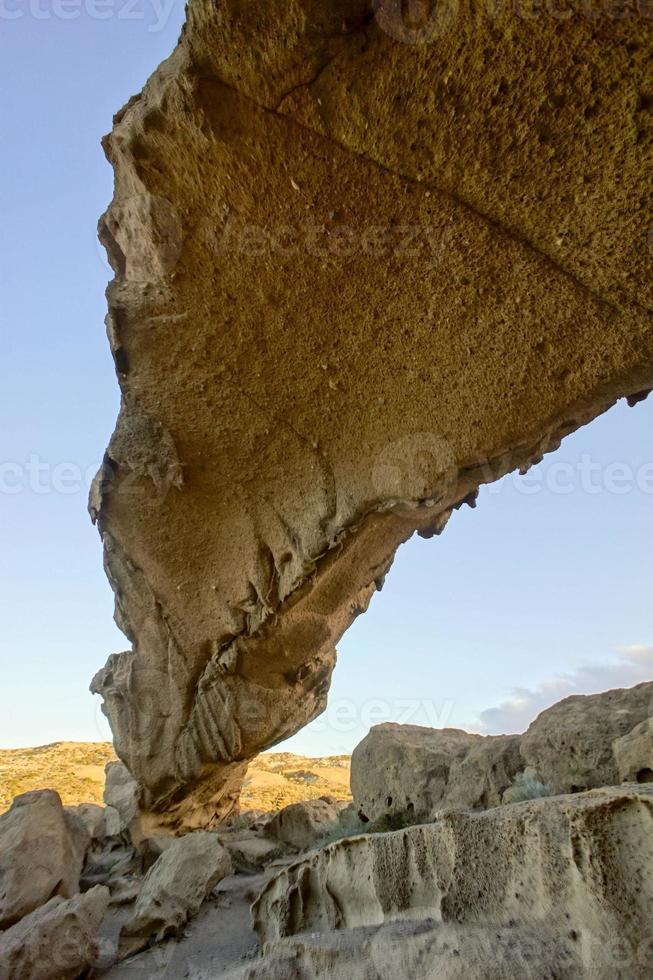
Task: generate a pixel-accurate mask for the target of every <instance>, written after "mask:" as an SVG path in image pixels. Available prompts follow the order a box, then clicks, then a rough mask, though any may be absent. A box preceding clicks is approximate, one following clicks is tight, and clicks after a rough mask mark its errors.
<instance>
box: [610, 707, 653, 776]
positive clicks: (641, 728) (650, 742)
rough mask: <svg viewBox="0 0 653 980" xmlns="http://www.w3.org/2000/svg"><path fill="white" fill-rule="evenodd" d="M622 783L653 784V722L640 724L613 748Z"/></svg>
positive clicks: (615, 743) (616, 742) (617, 741)
mask: <svg viewBox="0 0 653 980" xmlns="http://www.w3.org/2000/svg"><path fill="white" fill-rule="evenodd" d="M612 749H613V752H614V757H615V761H616V764H617V772H618V774H619V779H620V781H621V782H622V783H650V782H653V722H652V721H651V719H648V718H647V720H646V721H642V722H640V724H639V725H636V726H635V727H634V728H633V730H632V732H628V734H627V735H622V737H621V738H618V739H615V741H614V743H613V746H612Z"/></svg>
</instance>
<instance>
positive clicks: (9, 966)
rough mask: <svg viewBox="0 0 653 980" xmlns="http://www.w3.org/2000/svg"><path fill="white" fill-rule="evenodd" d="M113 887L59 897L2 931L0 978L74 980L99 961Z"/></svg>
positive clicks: (7, 979)
mask: <svg viewBox="0 0 653 980" xmlns="http://www.w3.org/2000/svg"><path fill="white" fill-rule="evenodd" d="M108 904H109V891H108V889H106V888H101V887H99V886H98V887H96V888H93V889H91V891H88V892H86V894H85V895H75V896H74V897H73V898H70V899H68V900H66V899H65V898H62V897H61V896H60V895H58V896H56V897H55V898H51V899H50V900H49V901H48V902H46V904H45V905H42V906H41V907H40V908H38V909H36V911H34V912H31V913H30V914H29V915H26V916H25V917H24V918H23V919H22V920H21V922H19V923H18V924H17V925H15V926H12V928H10V929H7V931H6V932H3V933H0V978H1V980H76V978H77V977H80V976H81V975H82V974H86V971H87V970H88V969H89V968H90V967H92V966H93V965H94V964H95V963H96V960H97V957H98V954H99V951H100V945H99V937H100V925H101V923H102V920H103V918H104V915H105V913H106V911H107V907H108Z"/></svg>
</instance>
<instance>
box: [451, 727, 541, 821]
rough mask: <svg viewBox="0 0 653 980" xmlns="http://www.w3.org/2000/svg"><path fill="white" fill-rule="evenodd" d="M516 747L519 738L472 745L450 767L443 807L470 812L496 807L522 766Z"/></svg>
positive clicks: (498, 738)
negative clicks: (457, 808) (456, 807)
mask: <svg viewBox="0 0 653 980" xmlns="http://www.w3.org/2000/svg"><path fill="white" fill-rule="evenodd" d="M519 746H520V737H519V735H497V736H488V737H487V738H483V739H481V740H480V741H476V742H474V743H473V744H472V745H471V747H470V749H469V751H468V752H467V754H466V755H465V756H463V758H462V759H456V761H455V762H454V763H453V765H452V767H451V771H450V773H449V781H448V783H447V788H446V791H445V794H444V798H443V801H442V803H443V805H444V806H447V807H454V806H460V807H466V808H467V809H470V810H486V809H488V808H489V807H492V806H499V804H500V803H501V802H502V799H503V794H504V793H505V791H506V790H507V789H508V787H509V786H511V785H512V782H513V780H514V778H515V776H516V775H517V773H518V772H520V771H521V770H522V769H523V767H524V760H523V758H522V755H521V751H520V747H519Z"/></svg>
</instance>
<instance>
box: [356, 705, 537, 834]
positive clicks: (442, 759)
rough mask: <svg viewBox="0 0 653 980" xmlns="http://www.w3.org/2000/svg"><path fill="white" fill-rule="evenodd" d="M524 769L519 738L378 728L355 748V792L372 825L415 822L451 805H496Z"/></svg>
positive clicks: (413, 727)
mask: <svg viewBox="0 0 653 980" xmlns="http://www.w3.org/2000/svg"><path fill="white" fill-rule="evenodd" d="M523 768H524V761H523V759H522V757H521V755H520V752H519V736H500V737H496V738H494V737H488V738H484V737H483V736H481V735H470V734H469V733H468V732H463V731H459V730H458V729H452V728H440V729H435V728H422V727H419V726H417V725H395V724H385V725H376V726H375V727H374V728H372V730H371V731H370V733H369V735H367V737H366V738H364V739H363V741H362V742H361V743H360V744H359V745H357V746H356V748H355V749H354V753H353V755H352V760H351V789H352V795H353V797H354V802H355V804H356V806H357V808H358V810H359V813H360V814H361V816H362V817H364V818H366V819H367V820H370V821H376V820H379V819H381V818H384V817H388V816H390V817H391V816H392V815H396V816H397V817H401V818H403V819H404V820H405V821H406V822H407V823H414V822H418V821H420V820H428V819H431V818H432V817H433V816H434V814H435V813H437V811H438V810H441V809H442V808H443V807H445V806H462V807H470V808H472V809H476V808H481V809H483V808H485V807H489V806H496V805H497V804H499V803H500V802H501V798H502V795H503V792H504V790H505V789H507V787H508V786H510V784H511V782H512V780H513V778H514V776H515V774H516V773H517V772H519V771H520V770H521V769H523Z"/></svg>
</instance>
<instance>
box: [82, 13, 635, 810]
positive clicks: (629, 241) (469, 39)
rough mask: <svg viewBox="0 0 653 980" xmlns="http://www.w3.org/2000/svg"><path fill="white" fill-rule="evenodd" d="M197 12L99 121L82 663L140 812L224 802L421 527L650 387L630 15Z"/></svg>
mask: <svg viewBox="0 0 653 980" xmlns="http://www.w3.org/2000/svg"><path fill="white" fill-rule="evenodd" d="M490 6H491V9H490V8H488V7H487V6H486V5H483V4H470V3H468V0H460V2H459V3H451V4H444V5H441V4H438V5H437V8H436V7H434V8H433V11H432V12H431V14H429V15H428V16H427V17H426V20H425V22H424V23H422V24H420V23H419V18H418V23H417V25H415V23H413V20H414V18H412V17H411V18H408V20H407V21H406V20H405V19H404V18H403V16H402V13H401V11H403V10H404V8H403V6H402V5H399V4H396V3H389V2H385V0H376V2H372V0H354V2H350V0H347V2H345V0H283V2H282V0H261V2H258V3H256V4H247V3H243V2H242V0H221V2H220V3H214V2H213V0H190V3H189V5H188V19H187V24H186V27H185V29H184V32H183V35H182V37H181V40H180V43H179V46H178V47H177V49H176V50H175V52H174V53H173V55H172V56H171V57H170V58H169V59H168V60H167V61H166V62H165V63H164V64H163V65H162V66H161V67H160V68H159V69H158V71H157V72H156V73H155V74H154V75H153V77H152V78H151V79H150V81H149V82H148V84H147V86H146V87H145V89H144V91H143V92H142V94H141V95H139V96H137V97H135V98H133V99H131V100H130V102H129V103H128V104H127V106H126V107H125V108H124V109H123V110H122V111H121V112H119V113H118V115H117V116H116V118H115V125H114V129H113V132H112V134H111V135H110V136H109V137H108V138H107V139H106V142H105V148H106V152H107V155H108V157H109V160H110V161H111V163H112V164H113V167H114V171H115V193H114V198H113V201H112V203H111V205H110V207H109V209H108V211H107V213H106V214H105V216H104V217H103V219H102V221H101V228H100V234H101V238H102V241H103V242H104V244H105V245H106V248H107V251H108V254H109V257H110V260H111V263H112V266H113V269H114V272H115V279H114V281H113V282H112V283H111V285H110V287H109V290H108V300H109V316H108V321H107V323H108V334H109V340H110V344H111V349H112V351H113V355H114V360H115V364H116V370H117V374H118V379H119V383H120V388H121V392H122V404H121V410H120V417H119V419H118V423H117V426H116V430H115V433H114V435H113V437H112V439H111V443H110V445H109V448H108V450H107V453H106V456H105V460H104V463H103V466H102V469H101V471H100V473H99V474H98V477H97V479H96V481H95V484H94V487H93V490H92V493H91V502H90V506H91V512H92V514H93V517H94V519H95V520H96V521H97V524H98V526H99V529H100V532H101V534H102V539H103V542H104V554H105V565H106V570H107V574H108V576H109V579H110V581H111V584H112V586H113V589H114V592H115V596H116V618H117V622H118V624H119V625H120V626H121V628H122V629H123V631H124V632H125V633H126V635H127V636H128V638H129V640H130V641H131V644H132V648H131V650H128V651H127V652H124V653H121V654H118V655H113V656H112V657H110V659H109V661H108V663H107V665H106V667H105V668H104V669H103V670H101V671H100V672H99V673H98V675H97V676H96V678H95V679H94V681H93V690H95V691H97V692H99V693H101V694H102V696H103V698H104V703H105V710H106V712H107V714H108V716H109V719H110V722H111V726H112V729H113V733H114V737H115V745H116V750H117V752H118V754H119V756H120V757H121V758H122V759H123V761H124V762H125V763H126V765H127V766H128V767H129V769H130V771H131V772H132V773H133V775H134V776H135V778H136V779H137V781H138V784H139V801H140V806H141V808H142V810H143V811H144V812H146V813H148V814H150V815H152V821H153V822H156V821H157V820H158V821H160V822H165V823H168V824H170V825H171V826H172V827H173V828H183V827H193V826H205V825H207V824H210V823H212V822H217V821H218V820H219V819H221V818H223V817H225V816H226V815H228V813H229V812H230V811H231V810H232V809H233V808H234V807H235V805H236V802H237V798H238V794H239V790H240V787H241V784H242V780H243V778H244V773H245V770H246V765H247V761H248V759H250V758H252V757H253V756H254V755H255V754H256V753H258V752H259V751H261V750H262V749H264V748H266V747H268V746H270V745H271V744H274V743H275V742H278V741H280V740H281V739H283V738H284V737H286V736H289V735H290V734H292V733H293V732H295V731H296V730H298V729H299V728H301V727H302V726H303V725H304V724H306V723H307V722H308V721H309V720H311V719H312V718H313V717H315V715H317V714H318V713H319V712H320V711H322V710H323V708H324V706H325V699H326V696H327V691H328V687H329V682H330V677H331V672H332V670H333V666H334V663H335V656H336V654H335V646H336V643H337V642H338V640H339V638H340V637H341V636H342V634H343V632H344V631H345V630H346V629H347V627H348V626H349V624H350V623H351V621H352V619H353V618H354V617H355V616H356V615H358V614H359V613H360V612H361V611H362V610H364V609H365V608H366V607H367V605H368V603H369V601H370V598H371V596H372V594H373V593H374V591H375V590H376V589H377V588H378V587H380V585H381V584H382V582H383V577H384V575H385V573H386V572H387V570H388V568H389V566H390V564H391V562H392V558H393V555H394V553H395V551H396V549H397V547H398V546H399V545H400V544H401V543H402V542H403V541H405V540H406V539H407V538H408V537H409V536H410V535H411V534H413V533H414V532H415V531H416V530H417V531H418V532H419V533H421V534H423V535H426V536H430V535H432V534H434V533H438V532H439V531H441V530H442V528H443V527H444V525H445V524H446V522H447V519H448V518H449V516H450V514H451V511H452V508H453V507H455V506H456V505H458V504H459V503H460V502H461V501H464V500H472V499H473V494H474V492H475V490H476V489H477V487H478V486H479V484H480V483H481V482H484V481H488V480H494V479H497V478H499V477H500V476H502V475H503V474H505V473H506V472H508V471H510V470H513V469H515V468H518V467H522V468H523V467H528V466H529V465H530V464H531V463H532V462H533V461H534V460H536V459H537V458H538V457H539V456H541V454H542V453H543V452H546V451H549V450H551V449H553V448H555V447H556V446H557V445H558V443H559V442H560V440H561V438H563V437H564V435H566V434H567V433H569V432H572V431H573V430H575V429H577V428H578V427H579V426H581V425H582V424H584V423H585V422H587V421H589V420H591V419H593V418H595V417H596V416H597V415H599V414H600V413H601V412H603V411H605V410H606V409H608V408H609V407H610V406H611V405H612V404H613V403H614V402H615V400H616V399H618V398H620V397H622V396H638V395H639V394H640V393H641V392H645V391H647V390H649V389H651V388H652V387H653V327H652V325H651V317H650V312H651V305H652V299H653V295H652V291H653V276H652V275H651V265H652V255H651V248H650V231H649V227H650V214H651V186H650V173H651V147H652V140H651V126H652V124H651V118H650V113H649V111H648V110H649V108H650V91H651V84H650V74H649V73H650V66H649V62H648V52H649V51H650V43H651V32H652V26H651V20H650V19H649V18H646V17H643V16H628V17H623V18H611V17H601V16H599V17H588V16H586V15H585V11H584V4H583V3H581V2H580V0H579V2H575V0H572V2H571V3H570V5H569V10H568V11H565V13H568V14H569V16H565V17H549V16H545V15H542V16H539V17H520V16H516V15H515V12H514V11H513V9H512V7H511V6H510V5H500V4H498V5H490Z"/></svg>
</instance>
